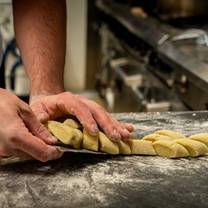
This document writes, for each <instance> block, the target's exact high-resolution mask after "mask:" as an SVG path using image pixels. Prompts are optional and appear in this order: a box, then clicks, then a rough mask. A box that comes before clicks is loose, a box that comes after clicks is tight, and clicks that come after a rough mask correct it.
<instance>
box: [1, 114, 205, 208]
mask: <svg viewBox="0 0 208 208" xmlns="http://www.w3.org/2000/svg"><path fill="white" fill-rule="evenodd" d="M116 117H117V118H119V119H120V120H123V121H127V122H131V123H133V124H134V125H135V126H136V133H137V135H138V136H143V135H146V134H150V133H152V132H154V131H156V130H159V129H170V130H175V131H179V132H181V133H184V134H185V135H191V134H195V133H202V132H207V129H208V113H207V112H199V113H197V112H194V113H193V112H187V113H160V114H159V113H154V114H152V113H148V114H117V115H116ZM207 173H208V156H205V157H199V158H186V159H167V158H162V157H157V156H154V157H152V156H148V157H145V156H109V155H91V154H78V153H68V154H65V156H64V157H63V158H61V159H60V160H58V161H51V162H48V163H39V162H35V161H30V162H25V163H19V164H15V165H14V164H12V165H8V166H3V167H0V184H1V186H0V207H142V206H143V207H200V208H201V207H208V177H207Z"/></svg>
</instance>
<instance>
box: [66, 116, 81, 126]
mask: <svg viewBox="0 0 208 208" xmlns="http://www.w3.org/2000/svg"><path fill="white" fill-rule="evenodd" d="M64 124H66V125H67V126H70V127H72V128H74V129H79V128H81V125H80V124H79V123H78V122H77V121H75V120H74V119H71V118H69V119H66V120H65V121H64Z"/></svg>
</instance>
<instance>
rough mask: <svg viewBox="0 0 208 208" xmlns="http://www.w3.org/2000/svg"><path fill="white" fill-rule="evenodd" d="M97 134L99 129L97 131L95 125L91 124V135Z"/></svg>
mask: <svg viewBox="0 0 208 208" xmlns="http://www.w3.org/2000/svg"><path fill="white" fill-rule="evenodd" d="M98 132H99V129H98V127H97V125H96V124H93V125H92V126H91V133H92V134H93V135H97V134H98Z"/></svg>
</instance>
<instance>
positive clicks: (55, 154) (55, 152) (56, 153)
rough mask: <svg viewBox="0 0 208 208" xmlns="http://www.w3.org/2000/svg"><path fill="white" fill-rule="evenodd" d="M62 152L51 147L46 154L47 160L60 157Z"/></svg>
mask: <svg viewBox="0 0 208 208" xmlns="http://www.w3.org/2000/svg"><path fill="white" fill-rule="evenodd" d="M62 155H63V152H61V151H60V150H59V149H58V148H56V147H52V148H51V151H50V152H49V154H48V160H56V159H59V158H60V157H62Z"/></svg>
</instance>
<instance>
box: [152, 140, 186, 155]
mask: <svg viewBox="0 0 208 208" xmlns="http://www.w3.org/2000/svg"><path fill="white" fill-rule="evenodd" d="M153 146H154V149H155V151H156V152H157V154H158V155H160V156H162V157H169V158H178V157H187V156H189V152H188V151H187V150H186V148H184V147H183V146H182V145H180V144H178V143H176V142H174V141H168V140H166V141H165V140H158V141H156V142H154V143H153Z"/></svg>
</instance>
